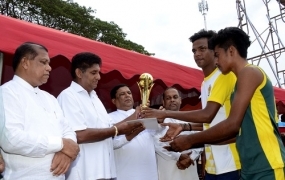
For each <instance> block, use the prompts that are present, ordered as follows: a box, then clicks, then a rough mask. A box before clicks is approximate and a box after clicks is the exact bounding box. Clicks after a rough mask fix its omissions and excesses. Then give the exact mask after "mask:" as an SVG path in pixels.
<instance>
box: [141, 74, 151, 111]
mask: <svg viewBox="0 0 285 180" xmlns="http://www.w3.org/2000/svg"><path fill="white" fill-rule="evenodd" d="M137 83H138V86H139V89H140V93H141V100H142V107H143V108H145V107H147V103H148V100H149V95H150V91H151V89H152V87H153V85H154V83H153V77H152V75H150V74H149V73H143V74H141V76H140V78H139V82H137Z"/></svg>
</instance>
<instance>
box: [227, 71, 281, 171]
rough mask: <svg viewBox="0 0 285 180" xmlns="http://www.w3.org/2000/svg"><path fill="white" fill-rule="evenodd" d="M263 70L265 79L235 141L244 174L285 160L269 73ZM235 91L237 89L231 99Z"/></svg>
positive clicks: (271, 166) (276, 166)
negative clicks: (267, 74)
mask: <svg viewBox="0 0 285 180" xmlns="http://www.w3.org/2000/svg"><path fill="white" fill-rule="evenodd" d="M257 68H258V67H257ZM259 69H260V68H259ZM260 70H261V69H260ZM261 72H262V73H263V76H264V79H263V81H262V83H261V84H260V85H259V86H258V87H257V89H256V90H255V92H254V94H253V97H252V99H251V100H250V104H249V105H248V107H247V110H246V112H245V115H244V118H243V121H242V125H241V128H240V132H239V134H238V135H237V140H236V145H237V149H238V152H239V156H240V160H241V164H242V173H244V174H255V173H258V172H261V171H266V170H270V169H278V168H283V167H284V162H285V148H284V146H283V143H282V141H281V137H280V134H279V131H278V127H277V121H278V118H277V112H276V105H275V99H274V92H273V87H272V84H271V81H270V80H269V79H268V77H267V76H266V74H265V73H264V72H263V71H262V70H261ZM234 94H235V91H234V92H233V94H232V97H231V99H233V97H234Z"/></svg>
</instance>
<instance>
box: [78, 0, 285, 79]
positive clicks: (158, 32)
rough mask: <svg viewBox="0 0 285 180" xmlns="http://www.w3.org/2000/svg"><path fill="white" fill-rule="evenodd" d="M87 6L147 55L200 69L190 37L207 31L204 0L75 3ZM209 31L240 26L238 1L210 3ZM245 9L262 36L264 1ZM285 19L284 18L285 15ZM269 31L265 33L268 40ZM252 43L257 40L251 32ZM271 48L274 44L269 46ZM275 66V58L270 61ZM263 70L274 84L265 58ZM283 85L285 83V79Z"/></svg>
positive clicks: (273, 6) (256, 50) (255, 51)
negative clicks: (152, 54) (193, 52)
mask: <svg viewBox="0 0 285 180" xmlns="http://www.w3.org/2000/svg"><path fill="white" fill-rule="evenodd" d="M74 2H77V3H79V4H80V5H84V6H87V7H92V8H93V9H96V14H95V16H96V17H98V18H100V19H101V20H104V21H108V22H110V21H114V22H115V23H116V24H118V26H119V27H121V28H122V29H123V32H125V33H126V34H127V39H129V40H131V41H133V42H135V43H138V44H141V45H142V46H144V47H145V48H146V50H147V51H148V52H151V53H155V57H157V58H159V59H164V60H167V61H171V62H175V63H178V64H182V65H186V66H190V67H195V68H196V67H197V66H196V64H195V62H194V60H193V55H192V52H191V47H192V45H191V43H190V42H189V40H188V38H189V37H190V36H191V35H192V34H194V33H195V32H197V31H199V30H200V29H202V28H204V19H203V16H202V14H201V13H200V12H199V9H198V2H201V0H195V1H193V0H177V1H172V0H144V1H138V0H119V1H118V0H92V1H90V0H74ZM208 5H209V11H208V13H207V16H206V19H207V28H208V29H213V30H216V31H218V30H219V29H221V28H224V27H226V26H237V25H238V23H239V21H238V16H237V9H236V1H234V0H232V1H229V0H219V1H215V0H208ZM269 5H270V6H269V8H270V14H271V17H273V16H275V15H277V14H278V13H280V12H279V9H278V8H279V7H278V4H277V2H276V1H272V2H270V4H269ZM246 10H247V13H248V15H249V18H250V20H251V21H252V23H253V24H254V26H255V27H256V28H257V29H258V31H259V33H261V32H263V31H264V30H265V29H266V28H267V27H268V21H267V18H266V16H265V15H266V8H265V5H264V3H263V1H261V0H260V2H257V1H247V2H246ZM284 18H285V15H284ZM284 28H285V23H283V22H282V21H281V20H279V21H278V29H279V35H280V36H281V35H282V36H281V40H283V44H284V43H285V36H284V33H283V34H282V33H280V32H285V29H284ZM267 35H268V32H265V33H264V34H263V36H262V37H263V38H264V39H266V37H267ZM250 36H251V40H254V39H255V36H254V34H253V33H252V31H250ZM269 47H270V49H272V45H271V44H269ZM260 53H261V48H260V46H259V44H258V43H257V41H255V42H254V43H253V44H252V47H251V48H250V49H249V57H252V56H256V55H259V54H260ZM282 58H283V61H282V59H280V58H279V61H280V63H279V64H278V66H279V70H282V69H285V61H284V55H282ZM270 61H271V62H272V64H273V65H274V66H275V63H274V62H273V59H272V58H271V60H270ZM260 64H261V67H262V68H264V69H265V71H266V72H267V73H268V74H269V76H270V78H271V79H272V81H273V83H274V84H275V83H276V80H275V78H274V76H273V73H272V71H271V69H270V67H269V64H268V63H267V60H266V59H262V60H261V63H260ZM281 82H284V80H283V79H282V80H281Z"/></svg>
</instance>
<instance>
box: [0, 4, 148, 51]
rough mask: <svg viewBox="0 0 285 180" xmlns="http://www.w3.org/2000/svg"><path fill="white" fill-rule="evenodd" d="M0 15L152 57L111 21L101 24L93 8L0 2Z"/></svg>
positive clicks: (74, 5)
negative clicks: (127, 37)
mask: <svg viewBox="0 0 285 180" xmlns="http://www.w3.org/2000/svg"><path fill="white" fill-rule="evenodd" d="M0 2H1V3H0V13H1V14H3V15H6V16H11V17H13V18H18V19H21V20H25V21H28V22H32V23H36V24H39V25H43V26H46V27H51V28H54V29H58V30H61V31H66V32H69V33H73V34H77V35H80V36H84V37H87V38H90V39H94V40H97V41H100V42H104V43H107V44H111V45H114V46H118V47H121V48H124V49H128V50H132V51H136V52H138V53H142V54H145V55H149V56H150V55H154V53H149V52H148V51H146V50H145V48H144V47H143V46H142V45H139V44H137V43H134V42H132V41H130V40H127V39H126V35H127V34H126V33H124V32H123V31H122V29H121V28H120V27H119V26H118V25H117V24H115V23H114V22H106V21H102V20H100V19H99V18H95V17H94V16H93V15H92V14H95V13H96V11H95V10H93V9H92V8H90V7H89V8H86V7H85V6H80V5H79V4H78V3H70V1H69V0H67V1H63V0H1V1H0Z"/></svg>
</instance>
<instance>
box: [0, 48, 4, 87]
mask: <svg viewBox="0 0 285 180" xmlns="http://www.w3.org/2000/svg"><path fill="white" fill-rule="evenodd" d="M3 61H4V55H3V53H1V52H0V85H1V84H2V83H1V82H2V72H3Z"/></svg>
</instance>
